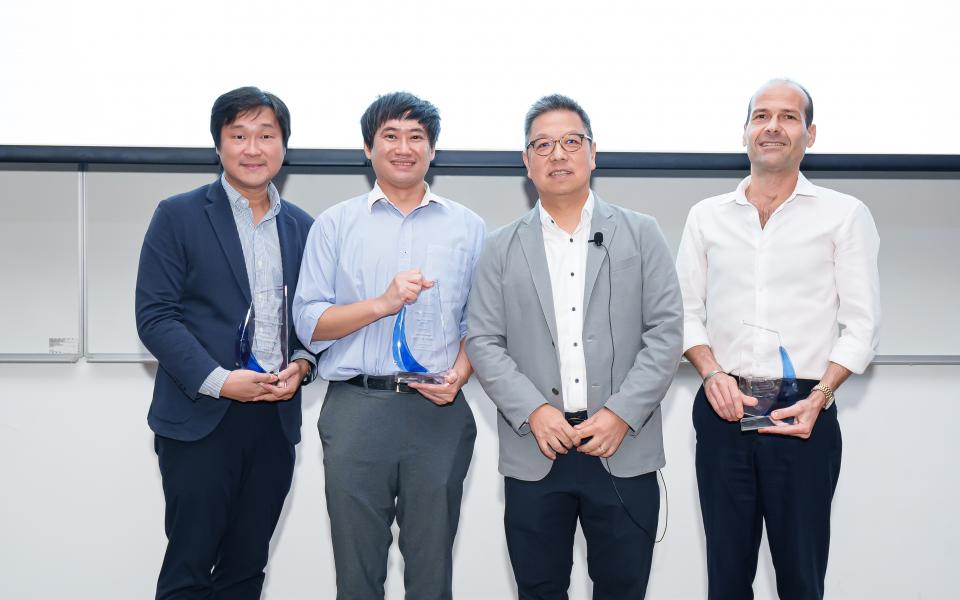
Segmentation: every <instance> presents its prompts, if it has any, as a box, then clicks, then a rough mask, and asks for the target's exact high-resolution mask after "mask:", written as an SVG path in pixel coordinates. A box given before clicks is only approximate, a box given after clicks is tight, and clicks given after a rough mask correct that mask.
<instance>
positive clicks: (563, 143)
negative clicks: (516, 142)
mask: <svg viewBox="0 0 960 600" xmlns="http://www.w3.org/2000/svg"><path fill="white" fill-rule="evenodd" d="M583 140H589V141H591V142H592V141H593V138H592V137H590V136H589V135H587V134H585V133H566V134H564V135H562V136H560V138H559V139H557V138H546V137H543V138H537V139H535V140H533V141H532V142H530V143H529V144H527V149H529V148H533V151H534V152H536V153H537V154H539V155H540V156H550V153H551V152H553V148H554V146H556V145H557V142H560V147H561V148H563V149H564V151H566V152H576V151H577V150H579V149H580V148H581V147H582V146H583Z"/></svg>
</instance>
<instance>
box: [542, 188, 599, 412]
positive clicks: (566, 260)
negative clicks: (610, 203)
mask: <svg viewBox="0 0 960 600" xmlns="http://www.w3.org/2000/svg"><path fill="white" fill-rule="evenodd" d="M537 205H538V207H539V208H540V223H541V225H542V228H543V249H544V251H546V254H547V268H548V269H549V270H550V290H551V291H552V292H553V313H554V314H555V315H556V316H557V345H558V346H559V351H558V354H559V356H560V383H561V385H562V388H563V389H562V392H563V410H564V411H565V412H578V411H581V410H587V363H586V359H585V358H584V356H583V297H584V289H583V288H584V280H585V279H584V271H586V270H587V242H588V241H589V240H590V223H591V220H592V219H593V205H594V199H593V191H591V192H590V194H589V195H588V196H587V201H586V203H584V205H583V210H582V212H581V213H580V223H578V224H577V227H576V229H575V230H574V231H573V233H567V232H566V231H564V230H563V229H561V228H560V226H559V225H557V224H556V223H555V222H554V220H553V218H552V217H551V216H550V213H548V212H547V211H546V210H544V208H543V205H541V204H539V202H538V203H537Z"/></svg>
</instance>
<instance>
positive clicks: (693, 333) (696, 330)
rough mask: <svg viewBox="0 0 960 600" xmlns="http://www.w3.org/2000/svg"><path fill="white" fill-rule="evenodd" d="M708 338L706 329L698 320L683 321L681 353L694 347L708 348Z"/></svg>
mask: <svg viewBox="0 0 960 600" xmlns="http://www.w3.org/2000/svg"><path fill="white" fill-rule="evenodd" d="M709 345H710V336H708V335H707V328H706V327H704V326H703V323H701V322H700V321H699V320H690V321H684V323H683V351H684V352H686V351H687V350H689V349H690V348H693V347H694V346H709Z"/></svg>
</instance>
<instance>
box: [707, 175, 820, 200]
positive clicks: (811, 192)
mask: <svg viewBox="0 0 960 600" xmlns="http://www.w3.org/2000/svg"><path fill="white" fill-rule="evenodd" d="M749 185H750V175H747V176H746V177H744V178H743V180H742V181H740V183H739V184H738V185H737V189H736V190H735V191H734V192H733V193H732V194H728V195H727V196H726V197H725V198H724V199H723V200H721V204H725V203H728V202H736V203H737V204H750V201H749V200H747V186H749ZM816 195H817V186H815V185H813V184H812V183H810V180H809V179H807V178H806V177H804V176H803V173H800V174H799V177H797V187H795V188H794V189H793V193H792V194H790V195H789V196H787V199H786V200H785V201H784V204H786V203H787V202H790V201H791V200H793V199H794V197H796V196H816Z"/></svg>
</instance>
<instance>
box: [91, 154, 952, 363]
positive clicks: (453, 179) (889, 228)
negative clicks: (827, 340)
mask: <svg viewBox="0 0 960 600" xmlns="http://www.w3.org/2000/svg"><path fill="white" fill-rule="evenodd" d="M807 175H808V177H809V178H810V179H811V180H812V181H814V182H815V183H817V184H819V185H823V186H826V187H831V188H834V189H837V190H839V191H842V192H846V193H850V194H853V195H855V196H857V197H858V198H860V199H861V200H863V201H864V202H865V203H866V204H867V206H868V207H869V208H870V210H871V212H872V213H873V216H874V219H875V220H876V222H877V227H878V229H879V231H880V238H881V251H880V285H881V304H882V310H883V316H882V325H881V337H880V339H881V341H880V352H879V354H881V355H960V317H958V311H957V310H956V299H957V298H958V297H960V268H958V267H957V266H956V264H955V257H956V256H960V178H957V177H935V176H923V177H921V176H919V175H915V176H900V175H898V176H897V178H892V177H888V176H883V175H871V174H852V175H843V174H841V175H837V174H824V176H819V174H817V173H807ZM215 177H216V173H214V172H212V171H194V172H169V171H153V172H147V173H143V172H133V171H130V170H126V171H124V172H120V171H119V170H117V169H114V170H110V169H109V168H106V167H105V168H103V169H99V170H97V171H96V172H90V173H87V174H86V175H85V190H86V199H85V203H86V221H85V227H86V231H87V249H86V257H87V266H86V273H87V310H86V326H87V352H88V353H89V356H90V357H91V358H92V359H94V360H96V359H98V358H99V359H114V358H118V357H119V358H121V359H123V358H126V359H139V358H143V357H145V356H147V355H146V354H145V350H144V348H143V347H142V346H141V344H140V342H139V339H138V338H137V334H136V327H135V322H134V315H133V298H134V284H135V279H136V272H137V264H138V257H139V251H140V246H141V244H142V240H143V233H144V231H145V230H146V226H147V224H148V223H149V220H150V217H151V215H152V214H153V210H154V208H155V206H156V204H157V202H159V201H160V200H161V199H163V198H165V197H167V196H170V195H173V194H175V193H179V192H183V191H187V190H189V189H193V188H194V187H197V186H198V185H203V184H205V183H208V182H210V181H213V180H214V179H215ZM739 177H740V175H739V174H732V173H731V174H724V175H721V176H718V175H717V174H715V173H713V174H703V173H695V172H690V173H680V174H673V173H670V174H667V173H649V172H631V171H616V172H600V173H598V174H597V176H596V177H595V178H594V188H595V189H596V190H597V192H598V194H600V196H601V197H603V198H604V199H606V200H608V201H610V202H613V203H616V204H620V205H622V206H626V207H628V208H632V209H635V210H638V211H641V212H645V213H648V214H651V215H653V216H655V217H656V218H657V220H658V222H659V223H660V226H661V228H662V229H663V231H664V235H665V236H666V238H667V241H668V244H669V245H670V248H671V250H672V251H673V252H676V248H677V246H678V245H679V241H680V234H681V232H682V230H683V225H684V223H685V220H686V216H687V211H688V210H689V208H690V207H691V206H692V205H693V204H694V203H696V202H697V201H699V200H701V199H702V198H705V197H707V196H711V195H714V194H719V193H723V192H726V191H730V190H732V189H733V188H734V187H735V186H736V184H737V182H738V180H739ZM429 180H430V182H431V185H432V187H433V189H434V191H435V192H437V193H439V194H441V195H444V196H447V197H449V198H452V199H454V200H457V201H459V202H461V203H463V204H465V205H466V206H468V207H469V208H471V209H472V210H474V211H475V212H477V213H478V214H479V215H480V216H481V217H483V218H484V219H485V221H486V222H487V226H488V230H493V229H494V228H496V227H499V226H501V225H504V224H506V223H508V222H510V221H512V220H513V219H515V218H517V217H518V216H520V215H522V214H523V213H524V212H525V211H527V210H529V208H530V207H531V206H532V205H533V203H534V202H535V201H536V192H535V191H534V190H533V189H532V187H531V186H530V185H529V180H528V179H527V178H526V176H525V173H524V172H523V171H522V170H520V169H500V170H486V171H480V172H478V171H475V170H463V171H457V170H452V169H434V171H433V172H432V173H431V175H430V177H429ZM371 182H372V179H371V177H370V174H369V172H368V171H366V170H364V169H361V168H349V169H339V170H337V169H332V168H326V169H311V168H299V169H291V170H288V171H286V172H285V173H284V174H283V175H282V176H281V177H280V178H279V179H278V182H277V183H278V184H279V185H278V187H280V188H281V193H282V194H283V196H284V197H286V198H288V199H289V200H291V201H293V202H294V203H296V204H297V205H299V206H300V207H301V208H303V209H304V210H306V211H307V212H309V213H310V214H312V215H314V216H316V215H317V214H319V213H320V212H321V211H322V210H325V209H326V208H328V207H329V206H332V205H333V204H335V203H337V202H339V201H341V200H345V199H347V198H349V197H352V196H356V195H359V194H361V193H366V192H367V191H368V190H369V187H370V185H371Z"/></svg>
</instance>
